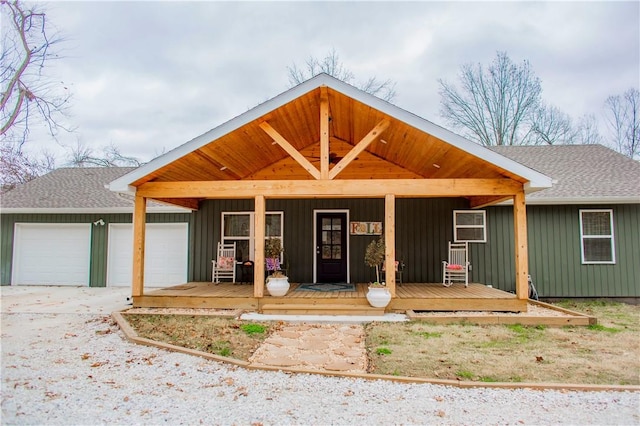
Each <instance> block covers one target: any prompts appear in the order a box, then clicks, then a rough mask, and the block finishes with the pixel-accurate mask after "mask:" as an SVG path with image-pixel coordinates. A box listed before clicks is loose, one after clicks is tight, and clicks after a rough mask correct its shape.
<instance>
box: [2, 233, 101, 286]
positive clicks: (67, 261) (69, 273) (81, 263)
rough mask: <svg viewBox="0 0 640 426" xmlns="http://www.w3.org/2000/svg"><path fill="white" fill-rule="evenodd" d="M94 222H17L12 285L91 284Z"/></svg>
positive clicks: (14, 238) (14, 239) (14, 237)
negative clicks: (90, 266)
mask: <svg viewBox="0 0 640 426" xmlns="http://www.w3.org/2000/svg"><path fill="white" fill-rule="evenodd" d="M90 253H91V225H90V224H84V223H46V224H45V223H16V225H15V232H14V236H13V269H12V278H11V284H12V285H48V284H51V285H74V286H78V285H84V286H88V285H89V257H90Z"/></svg>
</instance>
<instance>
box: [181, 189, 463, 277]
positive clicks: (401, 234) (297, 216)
mask: <svg viewBox="0 0 640 426" xmlns="http://www.w3.org/2000/svg"><path fill="white" fill-rule="evenodd" d="M396 206H397V207H396V244H397V245H396V252H397V258H398V259H399V260H400V259H401V260H403V261H404V262H405V263H406V264H407V268H406V270H405V275H404V277H403V280H404V281H406V282H410V281H411V282H438V281H440V280H441V279H442V277H441V274H442V271H441V262H442V260H443V259H446V252H447V241H449V239H451V235H452V226H453V215H452V211H453V210H454V209H461V208H466V206H467V204H466V201H465V200H463V199H453V198H442V199H404V198H403V199H398V200H396ZM266 207H267V211H282V212H284V248H285V256H286V257H287V262H288V265H289V269H290V271H289V278H290V279H291V281H292V282H311V281H312V280H313V256H314V253H315V249H314V247H313V241H314V237H313V233H314V229H313V219H314V211H315V210H349V220H350V221H352V222H353V221H357V222H360V221H362V222H369V221H370V222H383V223H384V200H383V199H336V200H333V199H308V200H288V199H287V200H285V199H282V200H280V199H268V200H267V205H266ZM233 211H253V200H219V201H211V200H208V201H203V202H202V203H201V204H200V209H199V210H198V211H197V212H194V213H193V239H192V241H193V246H192V249H193V253H201V255H195V256H192V257H191V259H192V262H193V264H192V265H191V266H192V269H190V270H193V277H194V280H195V281H208V280H210V279H211V259H213V258H214V255H215V254H214V251H215V247H216V245H217V243H218V241H220V237H221V235H220V234H221V224H220V220H221V217H222V212H233ZM374 238H377V237H374V236H364V235H349V244H350V247H349V250H350V252H349V254H350V275H351V281H353V282H369V281H373V280H374V279H375V271H374V270H373V269H372V268H370V267H369V266H367V265H365V263H364V252H365V248H366V246H367V244H369V242H370V241H371V240H372V239H374Z"/></svg>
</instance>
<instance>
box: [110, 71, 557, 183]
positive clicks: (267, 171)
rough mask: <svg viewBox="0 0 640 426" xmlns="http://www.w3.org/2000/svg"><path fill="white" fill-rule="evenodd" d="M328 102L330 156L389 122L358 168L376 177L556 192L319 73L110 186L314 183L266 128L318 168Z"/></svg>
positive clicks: (354, 172)
mask: <svg viewBox="0 0 640 426" xmlns="http://www.w3.org/2000/svg"><path fill="white" fill-rule="evenodd" d="M323 96H324V97H326V98H327V100H328V103H329V109H330V129H329V131H330V138H331V142H330V143H331V151H334V149H336V148H334V147H337V151H338V152H337V154H336V155H340V154H345V153H346V152H348V150H349V149H351V148H352V147H353V146H354V145H355V144H357V143H358V141H360V140H361V139H362V138H363V137H365V135H367V133H368V132H370V131H371V130H372V129H373V128H374V127H375V126H376V125H378V124H379V123H381V122H383V121H385V120H387V121H389V123H390V124H389V126H388V128H387V129H386V130H385V131H384V133H382V136H381V138H380V140H379V143H375V144H371V145H370V146H368V147H367V148H366V149H365V150H364V151H363V152H361V153H360V154H359V160H360V164H376V168H377V169H376V170H382V172H381V173H380V176H379V177H381V178H390V179H393V178H414V179H415V178H450V177H457V178H466V177H469V178H511V179H515V180H518V181H520V182H522V183H525V189H526V190H527V191H528V192H531V191H536V190H539V189H542V188H548V187H550V186H551V179H550V178H548V177H547V176H545V175H543V174H542V173H539V172H537V171H535V170H532V169H530V168H528V167H526V166H523V165H522V164H519V163H517V162H515V161H513V160H511V159H509V158H507V157H504V156H502V155H500V154H499V153H496V152H493V151H491V150H488V149H486V148H484V147H482V146H480V145H477V144H475V143H473V142H471V141H469V140H467V139H465V138H463V137H461V136H459V135H456V134H455V133H452V132H450V131H448V130H446V129H444V128H442V127H439V126H437V125H435V124H434V123H431V122H429V121H427V120H425V119H423V118H420V117H418V116H416V115H414V114H412V113H409V112H407V111H405V110H403V109H401V108H399V107H397V106H395V105H393V104H390V103H388V102H386V101H384V100H382V99H379V98H377V97H375V96H373V95H370V94H368V93H366V92H363V91H361V90H359V89H357V88H355V87H353V86H351V85H349V84H347V83H344V82H342V81H340V80H337V79H335V78H333V77H331V76H329V75H327V74H320V75H317V76H315V77H313V78H312V79H310V80H307V81H305V82H303V83H301V84H299V85H298V86H295V87H293V88H291V89H289V90H287V91H286V92H284V93H282V94H280V95H278V96H276V97H275V98H273V99H270V100H268V101H266V102H264V103H263V104H260V105H258V106H257V107H255V108H253V109H251V110H249V111H247V112H245V113H244V114H241V115H239V116H237V117H235V118H234V119H232V120H230V121H228V122H226V123H224V124H222V125H220V126H218V127H216V128H214V129H212V130H210V131H208V132H206V133H204V134H203V135H200V136H198V137H196V138H195V139H193V140H191V141H189V142H187V143H185V144H184V145H181V146H179V147H177V148H175V149H174V150H172V151H170V152H167V153H166V154H164V155H162V156H160V157H158V158H156V159H154V160H153V161H151V162H149V163H147V164H145V165H143V166H141V167H140V168H138V169H136V170H134V171H132V172H131V173H128V174H126V175H124V176H122V177H120V178H118V179H116V180H114V181H113V182H111V184H110V185H109V187H110V189H111V190H113V191H119V192H129V193H133V192H135V188H136V187H137V186H139V185H142V184H144V183H146V182H152V181H155V182H162V181H215V180H234V179H235V180H240V179H252V180H256V179H274V177H273V176H274V175H276V174H277V175H278V176H279V179H312V177H311V175H309V174H308V173H307V172H306V171H305V170H304V169H303V168H302V167H301V166H300V165H299V164H298V163H297V162H296V161H294V160H293V159H292V158H291V157H290V156H289V154H287V152H285V150H284V149H282V148H281V147H280V146H278V145H277V144H274V141H273V139H272V138H271V137H270V135H269V134H267V133H266V132H265V131H264V130H263V129H262V128H261V124H262V123H264V122H268V124H269V125H270V126H272V127H273V128H274V129H276V130H277V132H279V133H280V134H281V135H282V136H283V137H284V139H286V140H287V141H288V142H290V143H291V145H293V147H294V148H295V149H296V150H298V151H299V152H300V153H301V154H302V155H304V156H305V157H306V158H307V159H308V160H309V161H313V160H314V158H317V155H318V154H319V153H318V150H317V149H316V148H315V144H317V143H318V141H319V139H320V136H319V134H320V109H319V104H320V99H321V97H323ZM354 163H356V162H355V161H354V162H353V163H352V164H354ZM350 167H351V165H350V166H348V167H347V168H346V169H345V170H344V171H343V172H342V174H341V175H340V176H339V177H338V179H340V178H344V179H350V178H351V179H355V178H358V176H359V175H358V167H351V168H350ZM368 170H371V168H369V169H368ZM283 176H284V177H283ZM371 177H372V176H371V175H370V176H369V177H368V178H371ZM376 177H378V176H376ZM362 178H367V177H362Z"/></svg>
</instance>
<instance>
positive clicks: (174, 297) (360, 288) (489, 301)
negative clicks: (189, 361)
mask: <svg viewBox="0 0 640 426" xmlns="http://www.w3.org/2000/svg"><path fill="white" fill-rule="evenodd" d="M366 292H367V285H366V284H356V289H355V291H333V292H319V291H309V290H304V289H301V288H300V284H297V283H292V284H291V288H290V289H289V292H288V293H287V295H286V296H284V297H273V296H269V295H268V294H265V296H264V297H262V298H256V297H254V296H253V285H247V284H232V283H219V284H213V283H210V282H190V283H186V284H182V285H178V286H173V287H168V288H163V289H155V290H150V291H148V292H146V293H145V294H144V295H143V296H137V297H134V298H133V306H134V307H148V308H151V307H155V308H168V307H171V308H215V309H244V310H251V311H257V312H261V313H290V314H313V313H325V314H357V315H375V314H379V315H382V314H383V313H384V312H385V311H386V312H405V311H407V310H413V311H496V312H525V311H526V310H527V300H520V299H517V298H516V296H515V295H514V294H512V293H508V292H505V291H502V290H497V289H494V288H490V287H487V286H485V285H482V284H469V287H467V288H465V287H464V285H461V284H454V285H453V286H451V287H444V286H443V285H442V284H441V283H437V284H435V283H417V284H406V283H405V284H402V285H399V286H397V287H396V297H395V298H393V299H392V300H391V303H390V304H389V305H388V306H387V308H386V310H385V309H378V308H372V307H371V306H370V305H369V303H368V302H367V299H366Z"/></svg>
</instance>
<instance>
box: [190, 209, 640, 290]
mask: <svg viewBox="0 0 640 426" xmlns="http://www.w3.org/2000/svg"><path fill="white" fill-rule="evenodd" d="M465 208H467V203H466V201H465V200H464V199H452V198H440V199H405V198H400V199H397V200H396V253H397V258H398V260H402V261H404V262H405V264H406V269H405V272H404V276H403V281H404V282H440V281H441V280H442V260H444V259H446V255H447V242H448V241H450V240H451V238H452V235H453V231H452V227H453V210H455V209H465ZM581 208H588V209H597V208H611V209H613V215H614V232H615V251H616V263H615V264H614V265H583V264H582V261H581V257H580V244H581V242H580V218H579V210H580V209H581ZM323 209H326V210H330V209H348V210H349V220H350V221H380V222H384V200H382V199H344V200H342V199H340V200H326V199H317V200H313V199H311V200H271V199H269V200H267V210H269V211H283V212H284V239H285V243H284V244H285V250H286V256H287V260H288V262H289V265H290V278H291V280H292V281H293V282H310V281H311V280H312V279H313V270H312V269H313V256H314V248H313V225H312V224H313V212H314V210H323ZM252 210H253V200H221V201H204V202H203V203H201V208H200V210H199V211H197V212H194V218H193V229H192V241H193V245H192V253H203V254H202V255H195V256H191V261H192V265H190V266H191V268H190V271H193V277H194V279H195V280H196V281H208V280H209V279H210V276H211V259H212V258H213V256H214V250H215V246H216V244H217V242H218V241H220V232H221V226H220V220H221V213H222V212H225V211H252ZM486 210H487V242H486V243H472V244H470V258H471V264H472V271H471V278H472V281H473V282H478V283H482V284H487V285H492V286H493V287H495V288H499V289H502V290H506V291H514V290H515V279H514V277H515V261H514V258H515V243H514V230H513V208H512V207H511V206H505V207H489V208H487V209H486ZM527 219H528V222H527V224H528V241H529V272H530V274H531V275H532V277H533V280H534V284H535V285H536V288H537V290H538V292H539V293H540V295H541V296H542V297H550V298H551V297H620V298H624V297H640V283H639V279H640V278H639V277H640V255H639V253H640V237H639V235H640V205H613V206H556V205H554V206H536V205H533V206H531V205H530V206H527ZM349 238H350V273H351V281H354V282H368V281H372V280H373V279H374V277H375V274H374V271H373V269H372V268H369V267H368V266H366V265H365V264H364V260H363V257H364V250H365V247H366V245H367V244H368V243H369V242H370V241H371V240H372V239H373V238H375V237H371V236H355V235H350V236H349Z"/></svg>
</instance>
